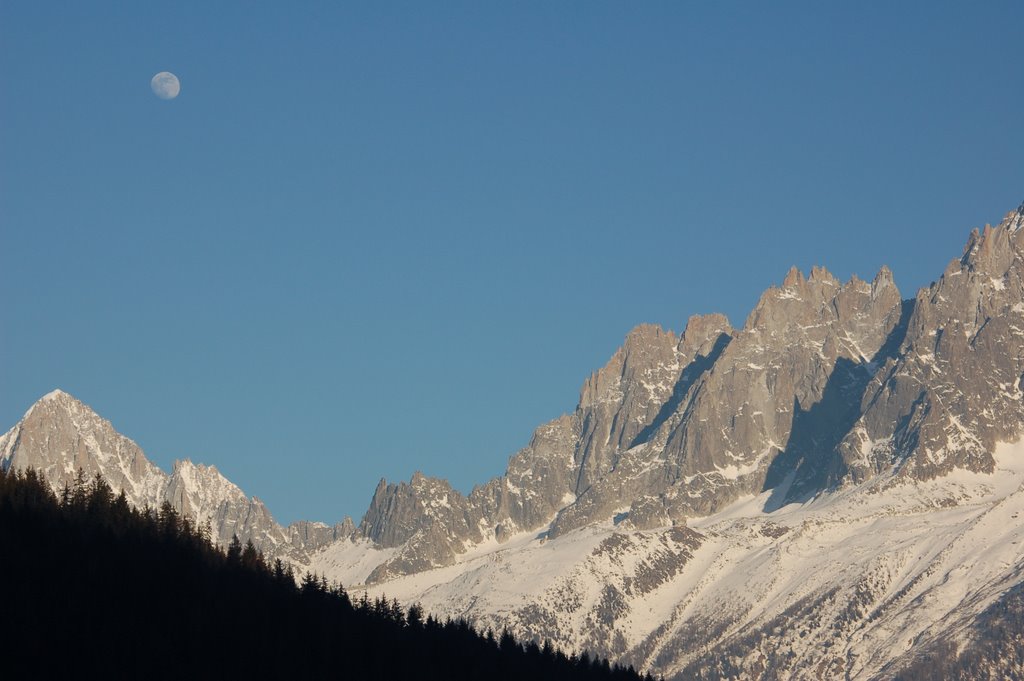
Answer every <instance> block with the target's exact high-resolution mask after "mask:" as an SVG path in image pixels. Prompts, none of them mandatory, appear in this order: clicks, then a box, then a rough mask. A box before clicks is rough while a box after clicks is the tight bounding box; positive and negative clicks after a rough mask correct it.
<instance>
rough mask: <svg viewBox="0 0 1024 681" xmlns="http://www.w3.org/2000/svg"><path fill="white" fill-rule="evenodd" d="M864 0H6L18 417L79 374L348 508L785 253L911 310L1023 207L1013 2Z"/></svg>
mask: <svg viewBox="0 0 1024 681" xmlns="http://www.w3.org/2000/svg"><path fill="white" fill-rule="evenodd" d="M297 4H301V5H303V6H301V7H295V6H294V5H297ZM825 4H827V5H837V4H838V3H825ZM845 4H846V5H847V6H845V7H832V6H830V7H824V6H823V3H813V2H812V3H806V4H786V3H753V2H751V3H742V4H733V3H705V2H701V3H698V2H693V3H681V2H673V3H612V4H605V3H596V2H580V3H568V2H558V3H540V2H537V3H501V4H498V3H480V2H468V3H465V4H459V3H453V2H443V3H440V2H439V3H422V2H414V3H409V4H390V3H358V4H347V3H335V2H324V3H250V2H245V3H237V4H234V3H228V2H216V3H210V2H186V3H182V2H175V3H167V4H163V3H149V2H147V3H129V2H124V3H116V4H112V5H106V4H105V3H99V2H96V3H80V2H70V3H66V4H55V3H49V2H41V1H33V2H20V1H18V2H15V1H12V0H4V2H3V3H2V4H0V320H2V321H0V428H3V429H6V428H7V427H9V426H11V425H13V424H14V423H15V422H16V421H17V419H18V418H19V417H20V416H21V414H22V413H23V412H24V411H25V410H26V409H27V408H28V406H29V405H30V404H31V403H32V402H33V401H35V400H36V399H37V398H39V397H40V396H41V395H43V394H44V393H46V392H48V391H49V390H51V389H53V388H55V387H61V388H63V389H65V390H67V391H69V392H71V393H72V394H74V395H76V396H77V397H79V398H80V399H82V400H83V401H85V402H86V403H87V404H89V405H91V406H92V407H94V408H95V409H96V410H98V411H99V412H100V413H101V414H102V415H103V416H105V417H107V418H109V419H110V420H111V421H113V423H114V425H115V426H116V427H117V428H118V429H119V430H121V431H122V432H124V433H125V434H127V435H129V436H130V437H132V438H134V439H135V440H137V441H138V442H139V443H140V444H141V445H142V447H143V448H144V449H145V451H146V453H147V454H148V455H149V456H150V457H151V458H152V459H153V460H154V461H155V462H156V463H158V464H159V465H160V466H162V467H164V468H165V469H168V470H169V468H170V463H171V461H172V460H173V459H175V458H181V457H189V458H192V459H193V460H196V461H202V462H206V463H213V464H216V465H217V466H218V468H220V469H221V470H222V471H223V472H224V473H225V474H226V475H227V476H228V477H229V478H230V479H231V480H233V481H234V482H236V483H237V484H239V485H240V486H241V487H242V488H243V489H244V490H245V491H246V492H248V493H249V494H255V495H257V496H259V497H261V498H262V499H264V500H265V501H266V502H267V503H268V505H269V506H270V508H271V510H272V512H273V513H274V514H275V516H276V517H277V518H278V519H279V520H281V521H285V522H288V521H291V520H295V519H299V518H309V519H319V520H325V521H333V520H338V519H340V518H341V517H342V516H343V515H345V514H351V515H353V516H355V517H356V520H357V521H358V519H359V517H360V516H361V514H362V512H363V511H364V510H365V508H366V505H367V503H368V501H369V499H370V496H371V494H372V492H373V487H374V485H375V484H376V482H377V480H378V479H379V478H380V477H381V476H386V477H387V478H389V479H392V480H395V479H407V478H408V477H409V476H410V475H411V474H412V473H413V471H414V470H417V469H420V470H423V471H424V472H426V473H428V474H432V475H438V476H443V477H447V478H449V479H450V480H451V481H452V482H453V484H455V486H456V487H457V488H459V489H461V490H463V491H468V490H469V489H470V488H471V486H472V485H473V484H474V483H477V482H483V481H485V480H486V479H488V478H489V477H491V476H493V475H497V474H499V473H500V472H501V471H502V470H503V469H504V465H505V461H506V458H507V457H508V456H509V455H510V454H512V453H513V452H514V451H516V450H517V449H518V448H520V447H521V446H523V445H524V444H526V442H527V441H528V439H529V437H530V434H531V432H532V430H533V428H534V427H535V426H536V425H539V424H540V423H542V422H544V421H546V420H548V419H550V418H553V417H556V416H558V415H559V414H561V413H563V412H567V411H571V410H572V409H573V407H574V406H575V402H576V398H577V396H578V390H579V386H580V385H581V383H582V381H583V380H584V379H585V378H586V376H587V374H588V373H589V372H590V371H592V370H593V369H595V368H597V367H599V366H600V365H601V364H603V363H604V362H605V361H606V360H607V358H608V357H609V356H610V355H611V354H612V352H613V351H614V350H615V348H616V347H617V346H618V345H619V343H620V342H621V340H622V338H623V336H624V335H625V334H626V333H627V332H628V331H629V329H630V328H631V327H633V326H634V325H636V324H638V323H641V322H656V323H660V324H663V325H665V326H667V327H669V328H672V329H675V330H677V331H678V330H680V329H681V328H682V326H683V324H684V323H685V320H686V318H687V317H688V316H689V315H691V314H694V313H703V312H713V311H720V312H725V313H726V314H728V315H729V317H730V319H731V320H732V321H733V323H734V324H737V325H741V324H742V323H743V320H744V318H745V317H746V314H747V313H748V312H749V310H750V308H751V307H752V306H753V305H754V303H755V302H756V300H757V298H758V296H759V294H760V292H761V291H762V290H763V289H764V288H766V287H768V286H769V285H771V284H773V283H778V282H780V281H781V279H782V277H783V276H784V274H785V272H786V270H787V269H788V267H789V266H790V265H793V264H795V265H797V266H799V267H800V268H802V269H803V270H805V271H806V270H808V269H809V268H810V267H811V265H814V264H820V265H824V266H826V267H828V268H829V269H830V270H832V271H833V272H834V273H836V274H837V275H838V276H840V277H841V278H843V279H846V278H848V277H849V276H850V275H851V274H853V273H856V274H858V275H860V276H862V277H864V278H870V277H871V276H873V275H874V273H875V271H876V270H877V269H878V268H879V266H881V265H882V264H888V265H890V266H891V267H892V269H893V270H894V272H895V275H896V281H897V283H898V284H899V285H900V287H901V289H902V290H903V291H904V293H905V295H906V296H908V297H909V296H910V295H912V294H913V293H914V291H915V289H916V288H918V287H920V286H923V285H927V284H928V283H929V282H930V281H931V280H932V279H934V278H935V277H937V276H939V274H940V273H941V272H942V270H943V268H944V266H945V264H946V263H947V262H948V261H949V260H950V259H951V258H953V257H957V256H958V255H959V254H960V252H961V248H962V246H963V243H964V241H965V239H966V237H967V234H968V232H969V229H970V228H971V227H972V226H975V225H980V224H983V223H985V222H995V221H997V220H999V219H1000V218H1001V217H1002V215H1003V214H1004V213H1006V212H1007V211H1009V210H1011V209H1013V208H1015V207H1016V206H1017V205H1018V204H1019V203H1020V201H1021V200H1022V199H1024V159H1022V156H1024V154H1022V150H1024V60H1022V58H1021V51H1020V38H1019V35H1020V27H1021V26H1022V25H1024V4H1022V3H1020V2H1007V3H958V4H957V5H956V6H953V5H951V6H948V7H946V6H942V4H941V3H932V2H921V3H913V4H899V5H894V4H893V3H845ZM164 70H168V71H173V72H174V73H176V74H177V75H178V76H179V77H180V79H181V87H182V89H181V95H180V96H179V97H178V98H177V99H175V100H170V101H163V100H160V99H158V98H156V97H155V96H154V95H153V94H152V92H151V91H150V88H149V80H150V78H151V77H152V76H153V75H154V74H155V73H157V72H159V71H164Z"/></svg>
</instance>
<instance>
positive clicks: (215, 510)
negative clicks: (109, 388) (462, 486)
mask: <svg viewBox="0 0 1024 681" xmlns="http://www.w3.org/2000/svg"><path fill="white" fill-rule="evenodd" d="M0 465H2V467H3V469H4V470H7V469H10V468H15V469H26V468H34V469H36V470H37V471H40V472H42V474H43V476H44V477H45V478H46V479H47V480H48V481H49V482H50V484H51V486H52V487H53V489H54V490H55V491H57V492H60V490H61V489H63V487H64V485H73V484H74V483H75V479H76V477H77V476H78V471H79V470H81V471H82V472H83V473H84V474H85V479H86V481H88V480H91V479H92V477H93V476H95V475H96V474H97V473H98V474H100V475H102V476H103V477H104V478H105V479H106V480H107V482H109V483H110V485H111V487H113V488H114V490H115V492H120V491H122V490H123V491H124V493H125V496H126V497H127V499H128V501H129V503H131V504H132V505H133V506H136V507H138V508H143V507H146V506H149V507H150V508H154V509H156V508H159V507H160V506H161V505H162V504H163V503H164V502H170V504H171V505H172V506H173V507H174V508H175V509H176V510H177V511H178V512H179V513H182V514H183V515H185V516H186V517H188V518H189V519H191V520H192V521H194V522H196V523H199V524H202V523H206V522H209V523H210V528H211V530H212V532H213V538H214V539H215V540H216V541H217V542H218V543H220V544H222V545H226V544H227V543H228V542H230V541H231V537H232V536H233V535H237V536H238V537H239V539H240V540H241V541H243V542H245V541H248V540H252V542H253V544H255V545H256V546H257V547H258V548H259V549H260V550H262V551H263V552H264V553H265V554H268V555H271V556H273V557H280V558H282V559H285V560H287V561H289V562H290V563H293V564H295V565H298V566H304V565H306V564H307V563H308V551H309V550H310V549H315V548H317V547H320V546H323V545H325V544H328V543H330V542H333V541H335V540H337V539H338V538H340V537H341V536H348V535H349V534H351V533H352V532H353V531H354V529H355V527H354V526H353V525H352V521H351V520H348V519H346V522H345V523H341V524H339V525H338V526H335V527H328V526H327V525H324V524H323V523H308V522H301V523H295V524H294V525H292V526H290V527H288V528H283V527H281V526H280V525H278V524H277V523H276V522H275V521H274V519H273V517H272V516H271V515H270V511H269V510H268V509H267V507H266V506H265V505H264V504H263V502H262V501H260V500H259V499H257V498H256V497H251V498H250V497H247V496H246V495H245V494H244V493H243V492H242V490H241V489H239V488H238V487H237V486H236V485H234V484H233V483H231V482H230V481H229V480H228V479H227V478H225V477H224V476H223V475H221V474H220V472H219V471H218V470H217V469H216V467H214V466H204V465H203V464H194V463H192V462H191V461H188V460H183V461H176V462H175V463H174V467H173V470H172V471H171V473H170V474H167V473H165V472H163V471H162V470H160V469H159V468H157V467H156V466H155V465H154V464H153V463H152V462H150V461H149V459H147V458H146V456H145V454H143V452H142V450H141V449H140V448H139V446H138V445H137V444H135V443H134V442H133V441H132V440H130V439H128V438H127V437H125V436H124V435H121V434H120V433H118V432H117V431H116V430H114V427H113V425H111V423H110V422H109V421H107V420H105V419H103V418H101V417H100V416H99V415H98V414H96V412H94V411H93V410H92V409H90V408H89V407H87V406H86V405H85V404H83V403H82V402H80V401H78V400H77V399H75V398H74V397H72V396H71V395H69V394H68V393H66V392H63V391H61V390H54V391H53V392H51V393H49V394H47V395H45V396H43V398H42V399H40V400H39V401H38V402H36V403H35V404H34V405H32V407H31V408H30V409H29V410H28V412H27V413H26V414H25V416H24V417H22V419H21V420H20V421H19V422H18V423H17V424H16V425H15V426H14V427H13V428H11V430H9V431H8V432H7V433H5V434H4V435H2V436H0Z"/></svg>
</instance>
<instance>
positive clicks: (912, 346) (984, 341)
mask: <svg viewBox="0 0 1024 681" xmlns="http://www.w3.org/2000/svg"><path fill="white" fill-rule="evenodd" d="M1022 258H1024V205H1022V206H1021V207H1020V208H1018V209H1017V210H1016V211H1014V212H1012V213H1010V214H1009V215H1007V216H1006V218H1005V219H1004V220H1003V221H1002V222H1001V223H1000V224H999V225H998V226H997V227H990V226H986V227H985V229H984V230H983V231H979V230H977V229H975V230H974V231H973V232H972V233H971V236H970V239H969V240H968V242H967V245H966V247H965V249H964V253H963V255H962V256H961V257H960V258H959V259H958V260H953V261H951V262H950V263H949V265H948V266H947V267H946V270H945V272H944V273H943V274H942V276H941V277H940V278H939V280H938V281H937V282H935V283H933V284H932V285H931V286H930V287H928V288H927V289H923V290H921V291H920V292H918V294H917V297H916V299H915V300H914V302H913V314H912V315H911V316H910V319H909V324H908V328H907V331H906V337H905V339H904V340H903V342H902V344H901V345H900V348H899V351H898V353H896V354H895V355H894V356H893V357H890V358H888V359H887V360H886V362H885V364H884V365H883V366H881V367H880V368H879V370H878V371H877V373H876V374H875V376H874V377H873V379H872V381H871V384H870V386H869V387H868V389H867V390H866V391H865V394H864V397H863V400H862V404H861V412H862V415H861V416H860V418H858V419H857V422H856V424H855V426H854V427H853V428H852V430H851V432H850V433H849V434H848V435H847V436H846V437H844V438H843V440H842V442H841V443H840V445H839V447H838V454H839V455H840V457H841V459H842V464H843V466H844V468H845V469H846V470H847V471H848V474H849V475H850V476H851V477H853V478H854V479H863V478H865V477H868V476H871V475H872V474H874V473H876V472H878V471H879V470H883V469H885V468H887V467H889V466H898V467H899V468H900V469H901V472H903V473H904V474H906V475H908V476H913V477H916V478H919V479H930V478H934V477H937V476H940V475H943V474H945V473H948V472H949V471H951V470H953V469H954V468H959V469H966V470H971V471H978V472H990V471H991V470H992V466H993V459H992V452H993V450H994V447H995V443H996V442H997V441H1007V440H1011V439H1013V438H1015V437H1016V436H1018V435H1019V433H1020V432H1021V427H1022V424H1024V401H1022V399H1024V384H1022V383H1024V373H1022V372H1024V260H1022Z"/></svg>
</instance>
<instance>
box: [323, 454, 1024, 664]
mask: <svg viewBox="0 0 1024 681" xmlns="http://www.w3.org/2000/svg"><path fill="white" fill-rule="evenodd" d="M995 460H996V469H995V471H994V472H993V473H988V474H986V473H974V472H968V471H956V472H953V473H950V474H949V475H947V476H945V477H942V478H937V479H932V480H929V481H919V480H914V479H907V478H904V477H901V476H896V475H885V476H879V477H876V478H874V479H872V480H871V481H869V482H866V483H862V484H859V485H855V486H850V487H848V488H846V489H843V490H841V491H838V492H836V493H834V494H830V495H823V496H821V497H819V498H817V499H815V500H813V501H809V502H806V503H803V504H799V503H791V504H788V505H786V506H783V507H781V508H778V509H776V510H774V511H770V512H769V511H766V510H765V508H766V507H767V508H772V507H773V504H772V502H771V500H770V497H771V494H772V492H766V493H764V494H761V495H757V496H751V497H748V498H746V499H743V500H740V501H737V502H736V503H734V504H733V505H731V506H729V507H728V508H726V509H724V510H723V511H721V512H719V513H716V514H714V515H711V516H707V517H705V518H700V519H696V520H694V521H692V522H691V523H690V524H689V526H688V527H681V526H675V527H673V526H666V527H661V528H655V529H649V530H643V531H638V530H635V529H632V528H630V527H628V521H627V522H622V523H620V524H619V525H615V524H614V523H612V522H606V523H600V524H595V525H590V526H588V527H585V528H582V529H580V530H576V531H574V532H571V533H568V534H566V535H563V536H560V537H558V538H556V539H547V538H546V537H545V535H544V533H540V534H537V533H525V534H521V535H518V536H516V537H513V538H512V539H510V540H509V541H507V542H506V543H504V544H498V543H497V542H493V541H492V542H489V543H485V544H481V545H479V546H476V547H475V548H474V549H472V550H471V551H467V552H466V553H465V554H463V555H461V556H460V557H459V559H458V561H457V562H456V563H455V564H454V565H451V566H447V567H442V568H438V569H434V570H428V571H424V572H420V573H418V574H415V575H410V576H405V577H400V578H397V579H393V580H391V581H388V582H386V583H384V584H375V585H371V586H369V587H366V588H367V590H368V591H369V593H370V594H372V595H379V594H387V595H388V596H389V597H397V598H398V599H399V600H402V601H405V602H413V601H419V602H421V603H422V604H423V605H424V607H425V608H426V609H427V610H428V611H429V612H433V613H435V614H438V615H441V616H452V617H467V618H469V619H471V620H473V621H474V622H477V623H478V624H479V625H480V626H483V627H492V628H495V629H501V628H503V627H506V626H508V627H510V628H511V629H512V630H513V631H515V632H516V633H517V634H518V635H520V636H524V637H527V638H530V637H537V638H550V639H552V640H555V641H557V642H559V643H560V644H562V645H564V646H567V647H571V648H574V649H576V650H583V649H586V650H589V651H592V652H595V651H596V652H599V653H601V654H608V655H613V656H615V657H616V658H618V659H622V660H625V661H628V662H631V663H633V664H635V665H637V666H638V667H643V668H644V669H651V670H653V671H655V672H657V673H662V674H666V675H673V674H677V673H681V674H682V677H683V678H690V677H697V678H701V677H706V678H728V677H744V678H758V677H761V676H768V677H774V676H776V675H779V676H783V677H785V676H789V675H792V678H806V679H820V678H845V677H848V678H854V679H860V678H865V679H866V678H875V677H876V676H878V675H879V674H880V673H882V671H883V669H885V668H887V667H888V668H889V669H890V670H891V669H892V668H894V667H896V666H898V664H897V661H898V660H900V659H901V657H902V656H904V655H906V654H907V653H908V651H912V650H914V649H915V647H917V646H923V645H925V644H926V643H928V642H929V641H931V640H932V639H936V638H941V637H953V638H954V639H957V640H961V639H964V637H967V636H968V635H969V628H970V624H971V622H972V621H973V618H974V617H976V616H977V615H978V613H980V612H981V611H982V610H984V609H985V607H987V606H988V605H990V604H991V603H992V602H993V601H994V600H995V599H997V598H998V597H999V596H1000V595H1001V594H1002V593H1004V592H1005V591H1006V590H1008V589H1009V588H1011V587H1013V586H1014V585H1016V584H1018V583H1020V582H1021V580H1022V579H1024V522H1022V518H1021V514H1024V442H1022V443H1018V444H1015V445H1000V446H999V447H998V448H997V449H996V452H995ZM387 557H388V555H387V554H386V553H385V552H382V551H379V550H375V549H373V548H372V547H371V546H369V545H366V544H363V545H361V546H360V545H358V544H353V543H351V542H346V543H345V545H344V548H339V546H333V547H330V548H328V549H326V550H324V551H322V552H321V553H318V554H315V555H314V556H313V561H312V565H313V568H314V569H315V570H317V571H321V572H323V573H325V574H327V575H328V577H330V578H333V579H341V580H342V581H343V582H345V583H348V584H356V583H358V582H359V581H361V580H362V579H364V578H365V577H366V576H367V575H368V574H369V572H370V571H371V570H372V567H373V563H374V562H376V561H383V560H385V559H386V558H387ZM357 588H358V587H357ZM702 670H703V671H702Z"/></svg>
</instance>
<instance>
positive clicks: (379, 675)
mask: <svg viewBox="0 0 1024 681" xmlns="http://www.w3.org/2000/svg"><path fill="white" fill-rule="evenodd" d="M0 584H2V588H3V591H2V596H0V598H2V600H0V602H2V607H0V617H2V626H3V636H2V638H0V649H2V657H0V676H2V677H3V678H40V677H43V678H47V677H49V678H72V677H73V678H92V677H94V676H99V675H102V676H103V677H106V678H149V679H153V678H176V679H181V678H213V677H218V678H243V677H251V678H289V679H298V678H307V679H313V678H315V679H327V678H336V679H531V681H539V680H541V679H560V680H565V679H635V678H639V676H638V675H636V674H634V673H633V672H632V671H631V670H623V669H618V668H612V667H610V666H609V665H608V663H607V662H606V661H596V660H591V659H589V658H587V657H586V656H581V657H575V656H566V655H563V654H562V653H560V652H557V651H556V650H554V649H553V648H552V646H551V645H549V644H547V645H544V646H543V647H541V646H537V645H536V644H533V643H529V644H527V645H525V646H524V645H521V644H520V643H518V642H517V641H515V640H514V639H513V638H512V637H510V636H508V635H499V636H497V637H495V636H494V635H491V634H489V633H487V634H481V633H478V632H476V631H474V630H473V629H472V628H471V627H470V626H469V625H468V624H466V623H465V622H462V621H455V622H453V621H447V622H443V623H442V622H438V621H435V620H434V619H432V618H429V617H427V618H425V617H424V615H423V613H422V612H421V611H420V610H419V609H418V608H416V607H413V608H411V609H410V610H408V611H403V610H402V609H401V608H400V607H399V606H398V604H397V603H396V602H390V603H389V602H388V601H386V600H384V599H379V600H377V601H368V600H366V599H365V598H363V599H357V601H356V602H354V603H353V602H352V601H351V600H350V599H349V596H348V595H347V594H346V593H345V591H344V590H343V589H342V588H341V586H340V585H330V584H327V583H326V582H324V581H323V580H322V579H318V578H316V577H313V576H311V575H307V576H306V577H305V578H304V579H302V580H301V584H300V585H296V583H295V580H294V579H293V576H292V575H291V573H290V571H288V570H287V569H286V568H285V567H284V566H282V565H281V563H279V562H277V563H275V564H274V565H268V564H267V563H266V562H265V561H264V560H263V557H262V556H261V555H260V554H259V553H258V552H257V551H256V550H255V549H253V548H252V546H251V545H248V546H245V547H242V546H240V545H239V544H238V543H237V542H236V543H234V544H233V545H232V546H231V547H230V548H229V549H228V550H227V552H222V551H220V550H219V549H217V548H215V547H214V546H213V545H212V544H211V543H210V540H209V532H208V529H206V528H202V527H198V528H197V527H194V526H192V525H191V524H190V523H189V522H188V521H187V520H186V519H183V518H181V517H179V516H178V514H177V513H176V512H175V511H174V509H173V508H171V507H170V506H169V505H165V506H164V507H163V508H161V509H159V510H157V511H152V512H140V511H136V510H133V509H132V508H131V507H130V506H129V504H128V503H127V501H126V499H125V498H124V496H123V495H122V496H115V495H114V494H113V493H112V491H111V489H110V487H109V486H107V484H106V483H105V482H103V480H102V479H100V478H97V479H94V480H92V481H88V482H87V481H84V480H82V479H81V478H80V479H79V481H78V484H76V485H75V486H73V487H70V488H67V489H65V491H64V493H63V494H62V495H60V498H58V497H55V496H54V495H53V494H52V493H51V492H50V490H49V488H48V487H47V486H46V484H45V483H44V482H43V481H42V480H41V479H40V478H39V477H38V476H37V475H36V474H35V473H33V472H32V471H28V472H27V473H24V474H21V473H14V472H8V473H3V474H0Z"/></svg>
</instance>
